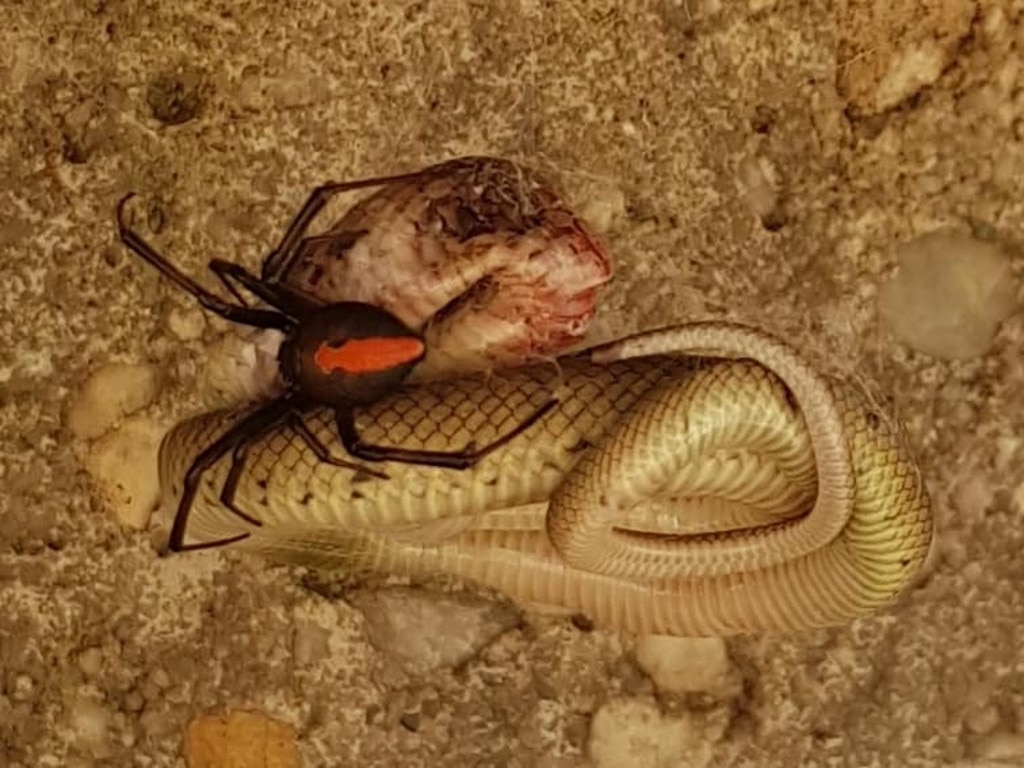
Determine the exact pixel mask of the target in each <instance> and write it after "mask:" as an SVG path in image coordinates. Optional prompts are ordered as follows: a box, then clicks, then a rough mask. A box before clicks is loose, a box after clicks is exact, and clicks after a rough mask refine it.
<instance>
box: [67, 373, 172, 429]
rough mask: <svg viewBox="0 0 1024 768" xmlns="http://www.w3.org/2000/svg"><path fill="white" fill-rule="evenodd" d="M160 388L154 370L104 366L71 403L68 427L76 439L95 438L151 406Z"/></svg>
mask: <svg viewBox="0 0 1024 768" xmlns="http://www.w3.org/2000/svg"><path fill="white" fill-rule="evenodd" d="M159 387H160V377H159V374H158V372H157V369H156V368H155V367H154V366H151V365H128V364H126V363H110V364H107V365H104V366H102V367H100V368H98V369H97V370H96V371H95V372H94V373H93V374H92V376H90V377H89V379H88V381H86V383H85V386H84V387H82V390H81V392H79V393H78V397H77V398H75V400H74V402H73V403H72V405H71V408H70V410H69V411H68V415H67V427H68V429H70V430H71V433H72V434H73V435H75V437H78V438H81V439H84V440H92V439H94V438H97V437H99V436H100V435H102V434H103V433H104V432H106V431H108V430H109V429H111V428H112V427H113V426H114V425H115V424H117V422H118V421H119V420H120V419H122V418H124V417H125V416H127V415H129V414H131V413H134V412H135V411H138V410H140V409H141V408H145V407H146V406H147V405H149V404H150V403H152V402H153V400H154V399H155V398H156V394H157V391H158V390H159Z"/></svg>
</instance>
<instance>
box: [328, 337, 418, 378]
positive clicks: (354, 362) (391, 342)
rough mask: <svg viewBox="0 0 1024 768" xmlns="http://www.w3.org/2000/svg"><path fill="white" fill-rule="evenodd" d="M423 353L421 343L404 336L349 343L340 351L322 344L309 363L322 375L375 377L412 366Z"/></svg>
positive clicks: (340, 348)
mask: <svg viewBox="0 0 1024 768" xmlns="http://www.w3.org/2000/svg"><path fill="white" fill-rule="evenodd" d="M424 350H425V347H424V344H423V341H422V340H421V339H416V338H410V337H408V336H378V337H370V338H366V339H349V340H348V341H346V342H345V343H344V344H342V345H341V346H340V347H332V346H331V345H330V344H327V343H326V342H325V343H323V344H321V345H320V346H319V347H318V348H317V350H316V352H315V353H314V355H313V362H314V363H316V366H317V368H319V369H320V370H321V371H322V372H323V373H332V372H334V371H342V372H344V373H351V374H362V373H377V372H379V371H387V370H389V369H391V368H396V367H398V366H400V365H405V364H406V363H410V362H413V361H414V360H417V359H419V358H420V357H421V356H422V355H423V352H424Z"/></svg>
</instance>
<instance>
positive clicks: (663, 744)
mask: <svg viewBox="0 0 1024 768" xmlns="http://www.w3.org/2000/svg"><path fill="white" fill-rule="evenodd" d="M724 727H725V725H724V723H722V724H719V725H718V726H717V727H715V726H713V727H711V728H708V727H706V726H704V725H703V724H702V723H701V722H699V721H698V719H697V718H696V717H695V716H694V715H693V714H692V713H689V712H684V713H683V714H682V715H681V716H668V715H663V714H662V713H661V711H660V710H659V709H658V706H657V704H656V703H655V702H654V701H653V700H652V699H649V698H643V699H616V700H613V701H610V702H608V703H607V704H605V705H604V706H603V707H601V709H599V710H598V711H597V713H596V714H595V715H594V719H593V721H592V722H591V725H590V738H589V740H588V744H587V748H588V751H589V753H590V758H591V760H592V761H593V764H594V766H595V768H636V766H644V768H682V767H683V766H685V768H701V767H702V766H706V765H710V764H711V763H712V759H713V757H714V742H716V741H718V740H719V739H720V738H721V737H722V734H723V733H724Z"/></svg>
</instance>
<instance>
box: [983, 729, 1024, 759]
mask: <svg viewBox="0 0 1024 768" xmlns="http://www.w3.org/2000/svg"><path fill="white" fill-rule="evenodd" d="M971 752H972V753H973V754H974V755H975V756H976V757H984V758H988V759H989V760H1006V761H1012V762H1009V763H1008V764H1009V765H1014V764H1019V761H1020V760H1021V759H1022V758H1024V734H1022V733H1014V732H1011V731H993V732H992V733H990V734H989V735H988V736H985V737H983V738H981V739H979V740H978V741H977V742H975V744H974V747H973V748H972V749H971Z"/></svg>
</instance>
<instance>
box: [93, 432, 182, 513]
mask: <svg viewBox="0 0 1024 768" xmlns="http://www.w3.org/2000/svg"><path fill="white" fill-rule="evenodd" d="M164 432H165V430H164V429H163V428H162V427H160V426H159V425H158V424H156V423H154V422H153V421H152V420H150V419H147V418H142V417H139V418H135V419H131V420H129V421H126V422H125V423H124V424H122V425H121V427H120V428H119V429H118V430H117V431H116V432H111V433H109V434H107V435H105V436H104V437H103V438H101V439H100V440H98V441H97V442H96V443H95V444H94V445H93V446H92V448H91V450H90V451H89V454H88V455H87V456H86V457H85V466H86V469H87V470H88V472H89V474H90V475H91V476H92V477H93V479H94V480H95V481H96V483H97V484H98V485H99V486H100V489H101V490H102V491H103V495H104V496H105V498H106V501H107V504H108V505H109V506H110V507H111V508H112V509H113V510H114V512H115V513H116V514H117V517H118V519H119V520H120V521H121V523H122V524H124V525H126V526H129V527H132V528H138V529H142V528H145V527H146V524H147V523H148V522H149V517H150V514H151V513H152V511H153V509H154V507H155V506H156V504H157V502H158V500H159V497H160V475H159V467H158V464H157V457H158V454H159V451H160V440H161V439H162V438H163V435H164Z"/></svg>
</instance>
